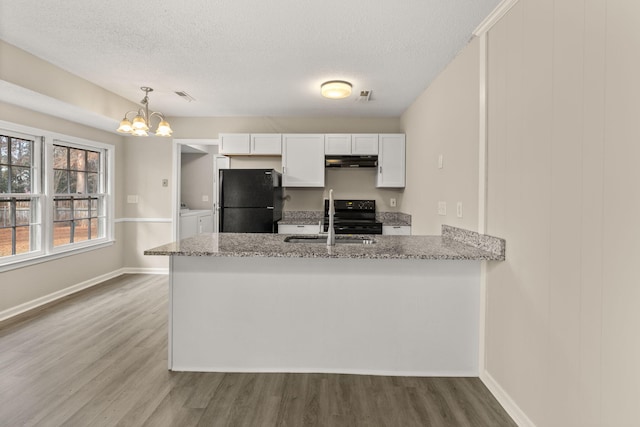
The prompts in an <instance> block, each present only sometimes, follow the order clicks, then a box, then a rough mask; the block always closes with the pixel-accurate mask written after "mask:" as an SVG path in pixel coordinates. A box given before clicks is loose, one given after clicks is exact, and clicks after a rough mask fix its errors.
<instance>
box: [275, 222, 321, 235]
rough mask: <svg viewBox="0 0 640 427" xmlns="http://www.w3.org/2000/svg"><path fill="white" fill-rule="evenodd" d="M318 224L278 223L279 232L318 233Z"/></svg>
mask: <svg viewBox="0 0 640 427" xmlns="http://www.w3.org/2000/svg"><path fill="white" fill-rule="evenodd" d="M319 232H320V225H318V224H282V225H278V234H318V233H319Z"/></svg>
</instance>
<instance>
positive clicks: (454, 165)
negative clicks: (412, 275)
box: [402, 40, 480, 234]
mask: <svg viewBox="0 0 640 427" xmlns="http://www.w3.org/2000/svg"><path fill="white" fill-rule="evenodd" d="M479 54H480V52H479V44H478V41H477V40H473V41H472V42H471V43H470V44H469V45H468V46H467V47H466V48H465V49H464V50H463V51H462V52H460V54H459V55H458V57H457V58H455V59H454V60H453V62H451V64H449V65H448V66H447V68H446V69H445V70H444V71H443V72H442V73H441V74H440V75H439V76H438V77H437V78H436V80H434V81H433V82H432V83H431V85H430V86H429V87H428V88H427V90H426V91H425V92H423V93H422V94H421V95H420V96H419V97H418V98H417V99H416V100H415V101H414V103H413V104H412V105H411V106H410V107H409V108H408V109H407V111H405V112H404V114H403V115H402V126H403V128H404V132H405V133H406V136H407V187H406V188H405V191H404V196H403V201H402V211H403V212H408V213H411V214H412V221H411V222H412V232H413V234H440V228H441V225H442V224H448V225H453V226H457V227H463V228H467V229H469V230H477V227H478V126H479V112H478V103H479V93H480V86H479V82H480V73H479V66H478V64H479ZM439 155H443V168H442V169H439V168H438V157H439ZM439 201H444V202H446V203H447V215H446V216H441V215H438V202H439ZM458 202H462V207H463V217H462V218H458V217H457V216H456V204H457V203H458Z"/></svg>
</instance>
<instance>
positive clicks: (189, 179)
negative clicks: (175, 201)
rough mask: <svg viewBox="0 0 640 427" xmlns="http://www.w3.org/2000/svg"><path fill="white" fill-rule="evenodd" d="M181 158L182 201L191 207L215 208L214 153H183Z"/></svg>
mask: <svg viewBox="0 0 640 427" xmlns="http://www.w3.org/2000/svg"><path fill="white" fill-rule="evenodd" d="M180 159H181V165H180V170H181V173H180V201H181V202H183V203H185V204H186V205H187V207H189V209H209V210H211V209H213V184H212V183H213V154H209V153H207V154H197V153H182V154H181V156H180ZM202 196H207V198H208V199H209V201H207V202H203V201H202Z"/></svg>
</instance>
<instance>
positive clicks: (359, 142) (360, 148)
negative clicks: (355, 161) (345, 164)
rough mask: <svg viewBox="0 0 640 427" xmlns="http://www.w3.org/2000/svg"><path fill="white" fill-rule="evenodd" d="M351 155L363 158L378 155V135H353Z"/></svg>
mask: <svg viewBox="0 0 640 427" xmlns="http://www.w3.org/2000/svg"><path fill="white" fill-rule="evenodd" d="M351 154H357V155H363V156H369V155H370V156H374V155H376V154H378V134H377V133H354V134H353V135H351Z"/></svg>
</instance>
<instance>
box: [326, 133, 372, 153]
mask: <svg viewBox="0 0 640 427" xmlns="http://www.w3.org/2000/svg"><path fill="white" fill-rule="evenodd" d="M324 150H325V154H326V155H328V156H330V155H354V156H375V155H376V154H378V134H377V133H354V134H345V133H328V134H326V135H325V140H324Z"/></svg>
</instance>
